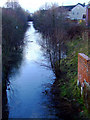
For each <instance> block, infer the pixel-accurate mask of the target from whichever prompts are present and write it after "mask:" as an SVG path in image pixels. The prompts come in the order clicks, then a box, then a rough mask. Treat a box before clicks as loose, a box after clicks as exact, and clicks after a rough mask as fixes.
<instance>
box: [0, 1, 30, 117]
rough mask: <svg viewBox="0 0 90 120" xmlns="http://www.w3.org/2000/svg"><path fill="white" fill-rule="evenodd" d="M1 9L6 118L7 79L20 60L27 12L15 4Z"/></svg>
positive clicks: (5, 114) (4, 114)
mask: <svg viewBox="0 0 90 120" xmlns="http://www.w3.org/2000/svg"><path fill="white" fill-rule="evenodd" d="M7 5H8V7H7V8H2V59H3V61H2V89H3V117H7V116H8V111H7V105H6V104H7V98H6V97H7V95H6V89H7V86H8V85H9V84H10V81H9V79H8V77H9V76H10V74H13V70H12V68H13V67H14V70H15V69H16V68H18V67H19V66H18V65H20V62H21V60H22V51H23V47H22V46H23V44H24V40H23V37H24V33H25V31H26V28H27V26H28V25H27V16H28V14H27V12H25V10H24V9H22V8H21V7H20V5H19V4H18V3H17V4H16V3H13V5H14V6H12V3H10V2H9V3H7Z"/></svg>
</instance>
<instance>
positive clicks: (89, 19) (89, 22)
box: [88, 7, 90, 26]
mask: <svg viewBox="0 0 90 120" xmlns="http://www.w3.org/2000/svg"><path fill="white" fill-rule="evenodd" d="M88 26H90V7H89V8H88Z"/></svg>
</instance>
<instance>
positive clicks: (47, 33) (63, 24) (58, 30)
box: [33, 4, 83, 77]
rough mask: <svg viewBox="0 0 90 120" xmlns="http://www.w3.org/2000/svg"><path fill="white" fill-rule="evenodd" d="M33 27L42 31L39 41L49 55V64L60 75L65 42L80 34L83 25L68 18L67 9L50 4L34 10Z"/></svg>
mask: <svg viewBox="0 0 90 120" xmlns="http://www.w3.org/2000/svg"><path fill="white" fill-rule="evenodd" d="M33 23H34V27H35V28H36V29H37V30H38V31H40V32H42V33H43V35H44V37H45V39H44V41H42V42H41V44H42V47H43V49H44V50H45V51H46V52H47V54H48V55H49V59H50V61H51V66H52V68H53V71H54V72H55V74H56V76H57V77H60V73H61V69H60V60H61V54H62V49H63V47H64V46H65V43H66V42H68V41H69V40H70V39H73V38H74V37H75V36H77V35H81V34H82V31H83V26H81V25H80V24H77V23H75V22H73V21H71V20H70V19H69V18H68V10H67V9H65V8H64V7H63V6H62V7H59V6H58V5H57V4H52V5H51V6H47V7H46V8H42V9H40V10H38V11H36V12H35V13H34V15H33Z"/></svg>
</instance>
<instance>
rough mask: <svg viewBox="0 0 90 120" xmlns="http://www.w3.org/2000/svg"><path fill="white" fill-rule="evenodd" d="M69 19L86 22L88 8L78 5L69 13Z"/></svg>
mask: <svg viewBox="0 0 90 120" xmlns="http://www.w3.org/2000/svg"><path fill="white" fill-rule="evenodd" d="M69 18H70V19H71V20H85V18H86V7H85V5H82V4H80V3H78V4H77V5H76V6H75V7H73V8H72V9H71V11H69Z"/></svg>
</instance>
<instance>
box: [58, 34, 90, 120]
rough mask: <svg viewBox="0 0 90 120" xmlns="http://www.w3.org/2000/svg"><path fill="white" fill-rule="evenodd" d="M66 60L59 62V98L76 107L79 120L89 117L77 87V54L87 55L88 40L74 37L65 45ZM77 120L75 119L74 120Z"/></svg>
mask: <svg viewBox="0 0 90 120" xmlns="http://www.w3.org/2000/svg"><path fill="white" fill-rule="evenodd" d="M66 45H67V58H66V59H62V60H61V70H62V73H63V74H62V76H61V78H60V79H59V81H58V84H57V86H58V88H59V90H60V97H62V98H64V99H65V100H67V101H70V102H71V104H72V105H76V106H77V105H78V107H76V108H77V112H78V117H79V118H80V119H83V120H85V119H87V118H89V117H90V115H89V113H88V110H87V109H86V107H85V104H84V99H83V95H82V96H81V94H80V87H78V86H77V79H78V53H84V54H86V55H88V39H87V37H85V36H84V39H83V38H81V37H76V38H74V39H73V40H70V41H68V42H67V43H66ZM76 119H77V118H76Z"/></svg>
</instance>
